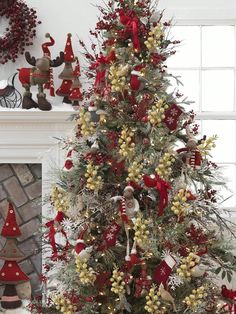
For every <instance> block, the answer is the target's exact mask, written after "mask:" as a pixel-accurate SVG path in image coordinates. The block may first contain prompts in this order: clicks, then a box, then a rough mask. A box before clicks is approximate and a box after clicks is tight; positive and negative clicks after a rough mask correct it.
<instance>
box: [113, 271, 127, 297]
mask: <svg viewBox="0 0 236 314" xmlns="http://www.w3.org/2000/svg"><path fill="white" fill-rule="evenodd" d="M111 282H112V285H111V291H112V292H114V293H115V294H118V295H121V294H125V274H124V273H123V272H122V271H119V270H118V268H117V267H116V268H115V269H114V270H113V273H112V278H111Z"/></svg>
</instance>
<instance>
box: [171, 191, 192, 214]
mask: <svg viewBox="0 0 236 314" xmlns="http://www.w3.org/2000/svg"><path fill="white" fill-rule="evenodd" d="M189 196H190V193H189V192H188V191H187V190H185V189H180V190H179V192H178V194H177V195H175V196H174V200H173V202H172V205H171V210H172V211H173V212H174V213H175V215H177V216H183V215H185V213H186V209H187V208H188V204H187V203H186V202H187V199H188V197H189Z"/></svg>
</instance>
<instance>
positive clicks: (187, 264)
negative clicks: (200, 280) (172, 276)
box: [176, 252, 200, 280]
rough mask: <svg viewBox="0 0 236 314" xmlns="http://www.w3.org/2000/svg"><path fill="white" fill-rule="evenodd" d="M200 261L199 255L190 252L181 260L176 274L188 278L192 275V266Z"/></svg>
mask: <svg viewBox="0 0 236 314" xmlns="http://www.w3.org/2000/svg"><path fill="white" fill-rule="evenodd" d="M199 262H200V257H199V256H198V255H196V254H195V253H193V252H191V253H189V255H188V256H187V257H184V258H183V259H182V260H181V265H180V266H179V268H177V270H176V271H177V274H178V275H179V276H180V277H182V278H185V279H188V280H190V278H191V275H192V269H193V267H194V266H196V265H198V264H199Z"/></svg>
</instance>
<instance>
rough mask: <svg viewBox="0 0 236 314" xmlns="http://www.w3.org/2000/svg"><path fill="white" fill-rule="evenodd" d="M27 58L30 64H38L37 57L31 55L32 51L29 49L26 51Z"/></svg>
mask: <svg viewBox="0 0 236 314" xmlns="http://www.w3.org/2000/svg"><path fill="white" fill-rule="evenodd" d="M25 59H26V61H27V62H28V63H29V64H30V65H32V66H35V64H36V59H35V57H31V55H30V53H29V52H28V51H27V52H26V53H25Z"/></svg>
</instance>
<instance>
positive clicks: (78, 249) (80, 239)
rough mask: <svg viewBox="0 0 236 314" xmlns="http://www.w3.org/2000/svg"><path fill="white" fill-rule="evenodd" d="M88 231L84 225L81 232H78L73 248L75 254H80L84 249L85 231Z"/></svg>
mask: <svg viewBox="0 0 236 314" xmlns="http://www.w3.org/2000/svg"><path fill="white" fill-rule="evenodd" d="M87 230H88V226H87V225H86V226H85V227H83V229H82V231H81V232H80V234H79V236H78V239H77V241H76V242H77V244H76V246H75V252H76V253H77V254H80V253H81V252H82V251H83V250H84V249H86V247H87V246H86V244H85V243H84V235H85V233H86V231H87Z"/></svg>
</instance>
